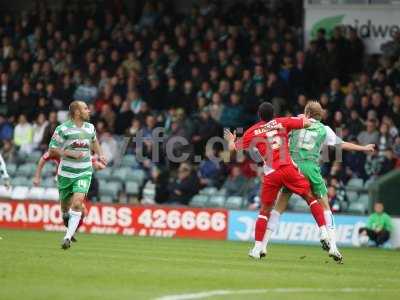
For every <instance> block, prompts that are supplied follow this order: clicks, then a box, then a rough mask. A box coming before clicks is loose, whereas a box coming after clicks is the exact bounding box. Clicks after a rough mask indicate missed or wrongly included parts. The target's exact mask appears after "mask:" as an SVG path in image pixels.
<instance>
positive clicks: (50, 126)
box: [40, 111, 59, 149]
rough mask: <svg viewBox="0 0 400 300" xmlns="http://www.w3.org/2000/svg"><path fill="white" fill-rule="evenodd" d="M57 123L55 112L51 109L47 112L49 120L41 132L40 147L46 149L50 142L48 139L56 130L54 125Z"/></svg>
mask: <svg viewBox="0 0 400 300" xmlns="http://www.w3.org/2000/svg"><path fill="white" fill-rule="evenodd" d="M58 125H59V122H58V121H57V112H55V111H52V112H50V114H49V121H48V124H47V126H46V128H45V129H44V132H43V139H42V141H41V143H40V144H41V146H40V148H41V149H47V146H48V145H49V143H50V139H51V137H52V136H53V133H54V130H56V127H57V126H58Z"/></svg>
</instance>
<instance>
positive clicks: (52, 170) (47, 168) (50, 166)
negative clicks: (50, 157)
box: [42, 163, 57, 177]
mask: <svg viewBox="0 0 400 300" xmlns="http://www.w3.org/2000/svg"><path fill="white" fill-rule="evenodd" d="M56 172H57V166H56V164H55V163H46V164H45V165H44V167H43V169H42V177H50V176H51V177H53V176H54V175H55V174H56Z"/></svg>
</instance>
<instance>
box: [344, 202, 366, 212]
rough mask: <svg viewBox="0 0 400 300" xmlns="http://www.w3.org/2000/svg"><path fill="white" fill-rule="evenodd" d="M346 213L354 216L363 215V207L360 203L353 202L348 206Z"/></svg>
mask: <svg viewBox="0 0 400 300" xmlns="http://www.w3.org/2000/svg"><path fill="white" fill-rule="evenodd" d="M347 211H348V212H350V213H355V214H365V207H364V205H363V204H362V203H360V202H353V203H350V204H349V208H348V209H347Z"/></svg>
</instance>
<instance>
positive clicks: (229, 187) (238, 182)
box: [222, 165, 249, 196]
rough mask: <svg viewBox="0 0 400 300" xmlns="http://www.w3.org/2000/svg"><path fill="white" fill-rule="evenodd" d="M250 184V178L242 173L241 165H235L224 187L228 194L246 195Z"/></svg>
mask: <svg viewBox="0 0 400 300" xmlns="http://www.w3.org/2000/svg"><path fill="white" fill-rule="evenodd" d="M248 186H249V185H248V180H247V179H246V178H245V177H244V176H243V175H242V172H241V170H240V167H239V166H236V165H235V166H233V167H232V169H231V171H230V174H229V176H228V178H227V179H226V181H225V183H224V185H223V186H222V188H223V189H225V190H226V195H227V196H244V195H245V194H246V192H247V190H248Z"/></svg>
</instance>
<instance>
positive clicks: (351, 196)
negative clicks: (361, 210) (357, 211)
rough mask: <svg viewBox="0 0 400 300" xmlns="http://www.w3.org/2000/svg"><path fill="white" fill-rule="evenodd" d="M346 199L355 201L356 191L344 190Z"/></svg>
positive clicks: (356, 197)
mask: <svg viewBox="0 0 400 300" xmlns="http://www.w3.org/2000/svg"><path fill="white" fill-rule="evenodd" d="M346 196H347V200H348V201H349V202H350V203H351V202H357V200H358V197H359V195H358V193H357V192H354V191H346Z"/></svg>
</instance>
